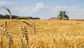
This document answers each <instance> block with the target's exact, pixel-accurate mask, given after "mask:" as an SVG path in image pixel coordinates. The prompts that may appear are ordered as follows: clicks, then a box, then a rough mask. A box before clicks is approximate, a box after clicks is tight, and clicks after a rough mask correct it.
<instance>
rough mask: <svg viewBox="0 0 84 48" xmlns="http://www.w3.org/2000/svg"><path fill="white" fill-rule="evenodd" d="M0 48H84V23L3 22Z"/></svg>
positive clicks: (1, 22)
mask: <svg viewBox="0 0 84 48" xmlns="http://www.w3.org/2000/svg"><path fill="white" fill-rule="evenodd" d="M0 48H84V21H74V20H23V21H22V20H1V21H0Z"/></svg>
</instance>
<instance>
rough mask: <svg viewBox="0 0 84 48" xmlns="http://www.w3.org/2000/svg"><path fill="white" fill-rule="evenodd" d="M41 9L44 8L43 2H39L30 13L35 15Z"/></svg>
mask: <svg viewBox="0 0 84 48" xmlns="http://www.w3.org/2000/svg"><path fill="white" fill-rule="evenodd" d="M43 8H44V3H43V2H39V3H37V4H36V5H35V6H34V7H32V9H31V12H30V13H36V12H38V11H40V10H41V9H43Z"/></svg>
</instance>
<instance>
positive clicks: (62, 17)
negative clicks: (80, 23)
mask: <svg viewBox="0 0 84 48" xmlns="http://www.w3.org/2000/svg"><path fill="white" fill-rule="evenodd" d="M57 19H59V20H69V17H68V16H67V15H66V11H60V12H59V15H58V17H57Z"/></svg>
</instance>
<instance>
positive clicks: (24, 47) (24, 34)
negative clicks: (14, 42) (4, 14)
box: [20, 26, 29, 48]
mask: <svg viewBox="0 0 84 48" xmlns="http://www.w3.org/2000/svg"><path fill="white" fill-rule="evenodd" d="M20 28H21V36H22V37H21V41H22V48H28V45H29V37H28V33H27V30H26V26H23V27H20Z"/></svg>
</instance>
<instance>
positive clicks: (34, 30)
mask: <svg viewBox="0 0 84 48" xmlns="http://www.w3.org/2000/svg"><path fill="white" fill-rule="evenodd" d="M21 22H23V23H25V24H26V25H28V26H30V27H32V30H33V32H34V34H35V35H36V26H35V23H34V22H33V21H30V22H31V23H32V24H30V23H27V22H26V21H24V20H21Z"/></svg>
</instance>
